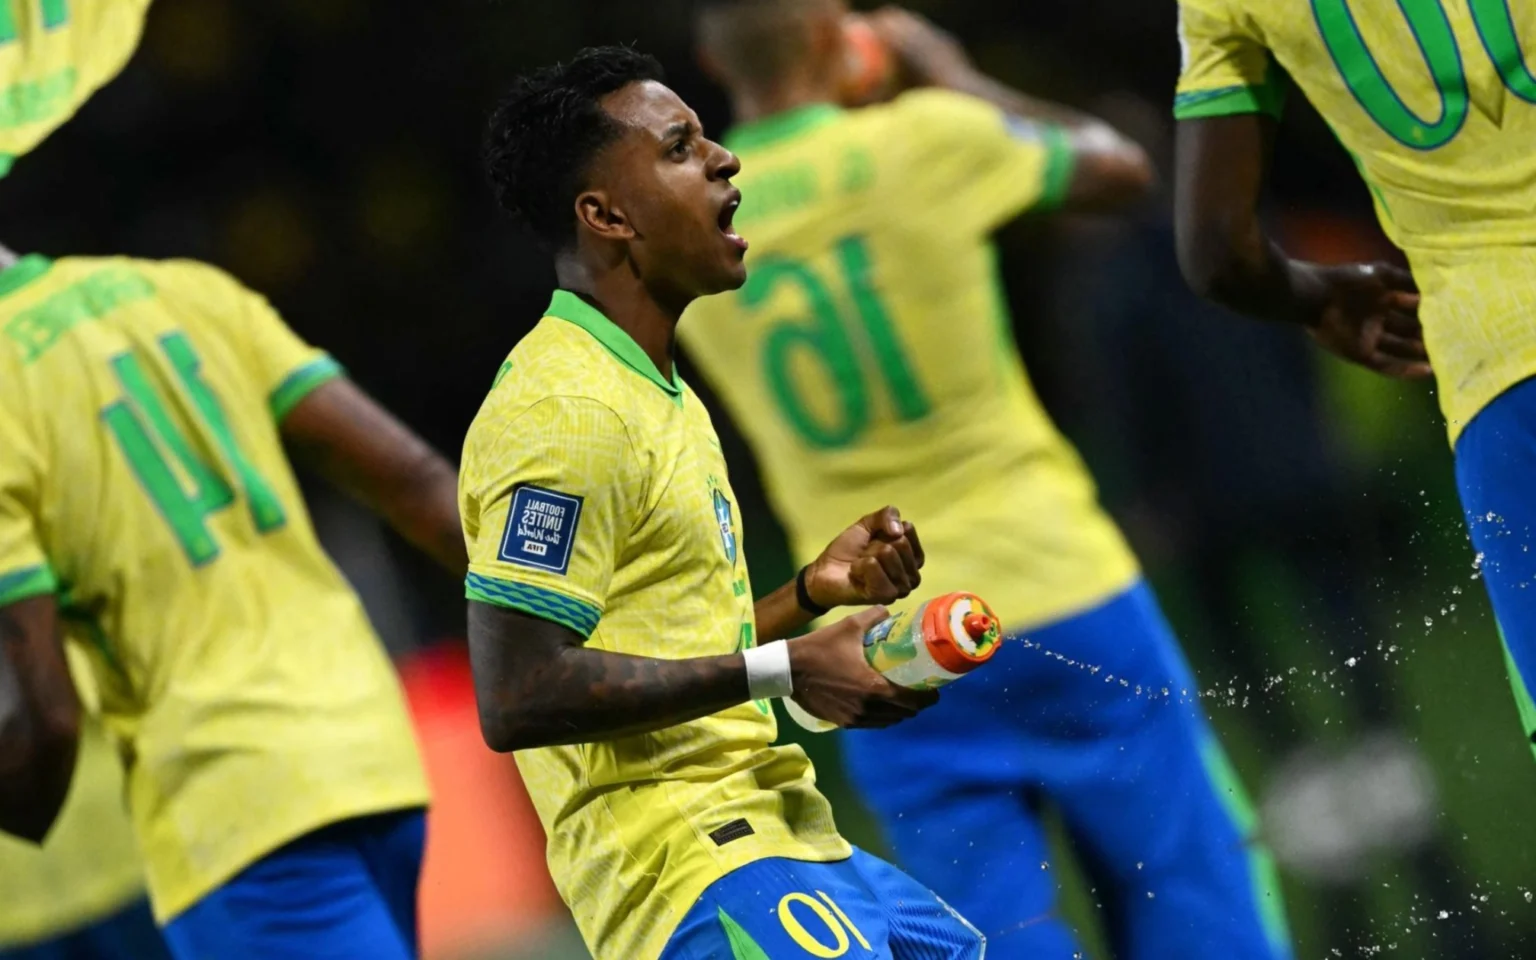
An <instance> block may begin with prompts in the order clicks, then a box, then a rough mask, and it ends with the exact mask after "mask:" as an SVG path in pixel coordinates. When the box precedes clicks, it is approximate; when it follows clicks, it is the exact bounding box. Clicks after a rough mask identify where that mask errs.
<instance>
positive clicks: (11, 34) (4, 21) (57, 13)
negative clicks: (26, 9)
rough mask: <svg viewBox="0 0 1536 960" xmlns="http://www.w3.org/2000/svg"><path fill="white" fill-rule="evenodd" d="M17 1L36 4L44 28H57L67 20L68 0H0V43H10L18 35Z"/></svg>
mask: <svg viewBox="0 0 1536 960" xmlns="http://www.w3.org/2000/svg"><path fill="white" fill-rule="evenodd" d="M17 3H35V4H37V6H38V12H39V13H41V14H42V18H43V29H44V30H57V29H58V28H60V27H62V26H64V24H66V23H68V22H69V0H0V43H10V42H11V41H13V40H15V39H16V37H17V36H18V35H19V34H18V33H17V30H16V4H17Z"/></svg>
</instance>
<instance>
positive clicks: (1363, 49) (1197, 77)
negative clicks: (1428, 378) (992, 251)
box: [1174, 0, 1536, 442]
mask: <svg viewBox="0 0 1536 960" xmlns="http://www.w3.org/2000/svg"><path fill="white" fill-rule="evenodd" d="M1179 31H1180V38H1179V39H1180V41H1181V44H1182V46H1183V51H1184V67H1183V73H1182V76H1181V77H1180V79H1179V92H1178V97H1177V99H1176V101H1175V106H1174V113H1175V115H1176V116H1177V117H1178V118H1179V119H1181V120H1198V119H1201V118H1204V117H1215V116H1228V115H1233V114H1244V113H1268V114H1271V115H1278V114H1279V111H1280V108H1281V100H1282V91H1283V89H1284V86H1283V85H1284V77H1283V75H1282V74H1281V72H1280V68H1283V69H1284V70H1285V71H1286V72H1287V73H1289V74H1290V76H1291V78H1292V79H1293V80H1295V82H1296V84H1297V85H1298V86H1299V87H1301V89H1302V91H1303V92H1305V93H1306V95H1307V99H1308V100H1310V101H1311V103H1312V105H1313V106H1314V107H1316V108H1317V110H1318V112H1319V113H1321V114H1322V115H1323V118H1324V119H1325V120H1327V121H1328V123H1329V125H1330V126H1332V127H1333V131H1334V133H1336V134H1337V135H1338V137H1339V140H1340V141H1342V142H1343V144H1344V146H1345V148H1346V149H1348V150H1349V151H1350V152H1351V153H1352V154H1353V155H1354V157H1355V160H1356V162H1357V163H1358V164H1359V167H1360V171H1361V173H1362V174H1363V175H1364V176H1365V179H1366V182H1367V183H1368V184H1369V185H1370V187H1371V192H1372V194H1373V195H1374V197H1375V202H1376V213H1377V217H1378V219H1380V221H1381V224H1382V227H1383V228H1384V229H1385V230H1386V232H1387V235H1388V236H1390V237H1391V238H1392V241H1393V242H1394V243H1396V244H1397V245H1398V246H1399V247H1401V248H1402V249H1403V251H1404V252H1406V253H1407V254H1408V258H1409V260H1410V261H1411V263H1412V265H1413V273H1414V276H1415V278H1417V280H1418V282H1419V289H1420V290H1421V291H1422V292H1423V294H1424V303H1423V307H1422V309H1421V310H1420V314H1421V316H1422V318H1423V322H1424V339H1425V342H1426V344H1427V346H1428V347H1429V358H1430V361H1431V362H1432V363H1433V364H1434V367H1435V375H1436V378H1437V380H1438V382H1439V394H1440V406H1441V409H1442V410H1443V411H1444V413H1445V416H1446V420H1447V421H1448V424H1449V427H1450V433H1451V439H1452V441H1453V442H1454V440H1455V439H1456V438H1457V437H1458V436H1459V435H1460V433H1461V430H1462V428H1463V427H1465V426H1466V425H1467V423H1468V422H1470V421H1471V419H1472V418H1473V417H1474V416H1476V414H1477V412H1478V411H1479V410H1481V409H1482V408H1483V407H1484V406H1485V405H1486V404H1487V403H1488V402H1489V401H1491V400H1492V399H1494V398H1495V397H1497V396H1498V395H1499V394H1500V393H1502V392H1503V391H1505V390H1507V389H1508V388H1509V387H1511V386H1514V385H1515V384H1516V383H1518V382H1519V381H1521V380H1524V379H1525V378H1527V377H1529V376H1532V375H1533V374H1536V76H1533V75H1532V73H1531V66H1530V65H1531V64H1532V63H1536V59H1533V57H1536V4H1533V3H1530V2H1528V0H1519V2H1514V3H1511V2H1509V0H1457V2H1454V3H1444V2H1440V0H1425V2H1418V3H1411V2H1393V0H1310V2H1308V0H1180V3H1179Z"/></svg>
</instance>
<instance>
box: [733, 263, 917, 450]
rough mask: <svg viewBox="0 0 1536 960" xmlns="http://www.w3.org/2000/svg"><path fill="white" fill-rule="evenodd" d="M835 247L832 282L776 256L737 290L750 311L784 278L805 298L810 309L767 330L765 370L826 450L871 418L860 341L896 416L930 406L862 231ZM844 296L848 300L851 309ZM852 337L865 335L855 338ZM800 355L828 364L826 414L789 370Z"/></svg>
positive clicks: (811, 439)
mask: <svg viewBox="0 0 1536 960" xmlns="http://www.w3.org/2000/svg"><path fill="white" fill-rule="evenodd" d="M833 253H834V255H835V257H836V260H837V272H838V274H839V276H838V278H837V280H838V283H837V285H836V286H834V285H833V284H832V283H829V282H828V280H827V278H825V277H823V276H822V275H821V274H819V273H817V272H816V270H814V269H813V268H812V267H811V266H810V265H808V264H806V263H803V262H801V261H798V260H789V259H774V260H769V261H767V262H763V263H757V264H754V265H753V267H752V273H751V276H750V278H749V279H748V280H747V284H746V286H744V287H743V288H742V290H741V293H740V294H738V296H740V297H741V303H742V305H743V306H745V307H746V308H747V309H748V310H752V311H755V310H759V309H761V308H762V307H763V305H764V304H765V303H767V302H768V300H769V299H770V298H771V297H772V296H773V294H774V293H775V292H776V291H778V289H779V288H780V287H781V286H784V285H788V286H791V287H795V288H797V289H798V290H799V291H800V293H801V295H802V296H803V297H804V298H805V303H806V307H807V308H808V310H809V314H808V315H806V316H802V317H798V318H794V319H785V320H783V321H782V322H780V323H778V324H776V325H774V326H773V327H772V328H771V329H770V330H769V332H768V336H767V339H766V340H765V342H764V344H763V359H762V363H763V374H764V376H765V377H766V379H767V381H768V389H769V391H770V392H771V393H772V394H773V399H774V402H775V404H776V405H777V406H778V408H779V413H780V415H782V416H783V417H784V419H785V421H786V422H788V423H789V425H790V426H791V427H792V428H794V431H795V432H796V433H797V434H799V435H800V438H801V439H802V440H804V441H805V442H806V443H807V444H808V445H810V446H812V447H817V448H819V449H823V450H835V449H838V448H840V447H846V446H848V445H849V444H851V443H853V442H854V441H855V440H857V439H858V438H859V436H860V435H861V434H862V433H863V432H864V430H865V429H866V428H868V426H869V423H870V397H869V388H868V386H867V384H866V382H865V376H864V371H863V369H862V364H861V363H860V355H861V352H862V349H861V348H867V350H868V352H869V355H870V359H871V360H872V361H873V363H874V366H875V368H876V369H877V370H878V371H879V376H880V377H881V379H883V380H884V382H885V389H886V392H887V395H888V396H889V397H890V401H891V406H892V407H893V408H894V409H895V411H896V416H897V417H898V418H899V419H900V420H901V421H903V422H910V421H913V420H921V419H922V418H923V417H926V416H927V415H928V413H929V411H930V410H931V409H932V404H930V403H929V401H928V396H927V394H925V393H924V392H923V388H922V385H921V384H920V383H918V381H917V376H916V375H915V374H914V373H913V370H912V363H911V361H910V360H909V359H908V357H907V354H906V351H905V349H904V348H903V346H902V343H901V339H900V337H898V336H897V333H896V328H895V327H894V326H893V325H892V323H891V317H890V313H889V312H888V311H887V310H886V308H885V304H884V303H883V302H882V301H881V299H880V295H879V294H878V293H877V292H876V291H875V288H874V285H873V278H872V273H873V267H872V264H871V263H870V257H869V246H868V244H867V243H865V241H864V238H863V237H861V236H857V235H855V236H850V237H844V238H843V239H842V240H839V241H838V242H837V243H836V244H835V245H834V248H833ZM839 294H842V295H843V296H841V297H839ZM844 304H846V305H847V306H850V307H852V311H851V315H849V314H848V311H846V310H845V309H843V305H844ZM856 337H858V338H860V339H861V340H862V343H856V341H855V338H856ZM797 355H803V356H805V357H807V358H810V359H812V360H814V361H815V362H816V363H819V364H820V365H821V366H822V367H823V368H824V369H825V370H826V372H827V379H828V380H829V381H830V382H831V384H832V389H833V393H834V404H833V406H834V408H835V412H834V413H833V415H832V416H831V417H820V418H818V417H817V416H816V415H815V414H814V413H813V411H812V410H811V408H810V406H809V404H807V403H806V400H805V397H804V396H803V394H802V393H801V392H800V390H799V387H798V385H797V383H796V381H795V377H794V373H793V370H792V367H793V366H794V361H795V358H796V356H797Z"/></svg>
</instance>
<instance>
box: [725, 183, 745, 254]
mask: <svg viewBox="0 0 1536 960" xmlns="http://www.w3.org/2000/svg"><path fill="white" fill-rule="evenodd" d="M740 208H741V191H740V190H737V189H735V188H732V189H731V192H730V193H729V194H727V195H726V199H725V206H723V207H721V208H720V221H719V223H720V234H721V236H723V237H725V239H726V240H727V241H728V242H730V244H731V245H732V246H734V247H736V248H737V249H738V250H740V251H741V252H742V253H746V252H747V241H746V239H745V238H744V237H742V235H741V234H739V233H737V232H736V228H735V227H733V226H732V225H731V222H732V221H733V220H735V219H736V211H737V210H738V209H740Z"/></svg>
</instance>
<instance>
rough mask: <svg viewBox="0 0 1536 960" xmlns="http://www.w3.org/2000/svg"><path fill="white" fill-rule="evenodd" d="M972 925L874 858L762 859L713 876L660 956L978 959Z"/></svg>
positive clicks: (677, 959) (707, 959)
mask: <svg viewBox="0 0 1536 960" xmlns="http://www.w3.org/2000/svg"><path fill="white" fill-rule="evenodd" d="M985 955H986V943H985V941H984V940H983V938H982V936H981V934H980V933H978V932H977V930H976V928H975V927H973V926H971V925H970V924H969V923H967V922H966V921H965V920H964V919H962V918H961V917H960V915H959V914H957V913H956V912H955V911H954V910H952V909H950V907H949V906H948V905H947V904H946V903H944V901H942V900H940V899H939V898H938V897H936V896H934V894H933V891H931V890H929V889H927V888H926V887H924V886H923V885H922V884H920V883H918V882H917V881H915V880H913V879H912V878H911V877H909V876H907V875H906V874H904V873H902V872H901V871H900V870H897V869H896V868H895V867H893V866H891V865H890V864H888V863H886V862H885V861H884V860H881V859H879V858H878V857H872V856H870V855H869V854H867V853H865V852H864V851H862V850H858V849H855V850H854V851H853V856H851V857H849V858H848V859H847V860H837V861H834V862H832V863H810V862H808V861H805V860H786V859H784V858H782V857H772V858H770V859H767V860H759V861H757V862H756V863H749V864H747V865H746V866H745V867H741V868H740V869H738V870H734V871H732V872H731V873H729V874H727V875H725V876H724V877H721V878H720V879H719V880H717V881H715V883H714V885H712V886H711V887H710V888H709V889H708V890H706V891H704V895H703V896H701V897H700V898H699V899H698V902H697V903H695V904H694V905H693V908H692V909H691V910H689V911H688V915H687V916H686V917H684V918H683V922H682V923H681V924H679V925H678V928H677V930H676V931H675V932H674V933H673V934H672V939H671V940H669V941H667V948H666V949H665V950H663V951H662V954H661V960H770V958H771V960H797V958H809V957H839V958H845V960H872V958H874V960H982V958H983V957H984V956H985Z"/></svg>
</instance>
